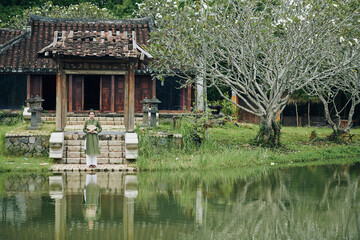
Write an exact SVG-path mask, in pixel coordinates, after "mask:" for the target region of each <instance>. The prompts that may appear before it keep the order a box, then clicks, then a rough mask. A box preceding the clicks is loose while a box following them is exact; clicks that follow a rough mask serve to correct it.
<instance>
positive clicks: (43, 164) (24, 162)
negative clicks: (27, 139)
mask: <svg viewBox="0 0 360 240" xmlns="http://www.w3.org/2000/svg"><path fill="white" fill-rule="evenodd" d="M28 126H29V124H17V125H14V126H6V125H0V172H14V171H24V172H25V171H37V172H38V171H48V169H49V167H50V166H51V164H52V163H53V161H52V160H51V159H49V158H24V157H14V156H9V155H6V154H5V134H6V133H8V132H10V133H14V134H15V133H20V132H26V130H25V129H26V128H27V127H28ZM53 129H54V124H43V125H42V127H41V129H40V130H36V131H34V132H31V133H38V134H39V133H40V134H45V133H50V132H51V131H52V130H53Z"/></svg>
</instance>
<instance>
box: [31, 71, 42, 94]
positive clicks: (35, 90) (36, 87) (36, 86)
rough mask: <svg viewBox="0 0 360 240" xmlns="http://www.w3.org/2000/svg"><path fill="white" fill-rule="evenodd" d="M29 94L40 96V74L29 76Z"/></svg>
mask: <svg viewBox="0 0 360 240" xmlns="http://www.w3.org/2000/svg"><path fill="white" fill-rule="evenodd" d="M30 95H31V96H34V97H35V96H36V95H38V96H40V97H42V77H41V76H40V75H33V76H31V82H30Z"/></svg>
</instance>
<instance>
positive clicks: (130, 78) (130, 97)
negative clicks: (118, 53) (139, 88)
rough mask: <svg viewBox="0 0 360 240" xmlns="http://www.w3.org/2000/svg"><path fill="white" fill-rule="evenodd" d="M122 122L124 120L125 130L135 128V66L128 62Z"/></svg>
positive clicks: (130, 130)
mask: <svg viewBox="0 0 360 240" xmlns="http://www.w3.org/2000/svg"><path fill="white" fill-rule="evenodd" d="M124 122H125V129H126V132H134V129H135V66H134V63H129V65H128V72H127V74H126V75H125V91H124Z"/></svg>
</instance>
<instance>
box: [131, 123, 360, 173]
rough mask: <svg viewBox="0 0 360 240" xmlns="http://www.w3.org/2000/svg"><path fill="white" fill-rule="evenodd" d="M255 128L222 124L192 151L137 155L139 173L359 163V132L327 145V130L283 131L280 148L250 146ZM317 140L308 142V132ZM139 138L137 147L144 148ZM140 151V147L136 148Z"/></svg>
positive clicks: (164, 151) (254, 135) (299, 128)
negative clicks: (347, 139) (314, 133)
mask: <svg viewBox="0 0 360 240" xmlns="http://www.w3.org/2000/svg"><path fill="white" fill-rule="evenodd" d="M258 130H259V127H258V126H257V125H253V124H240V125H239V126H236V125H234V124H230V123H228V124H225V125H223V126H217V127H212V128H210V129H209V137H210V138H209V140H208V141H206V142H203V143H202V144H201V146H199V147H194V148H193V149H192V150H187V151H185V150H184V149H181V150H180V149H166V148H153V149H151V150H147V151H148V152H139V154H140V157H139V158H138V160H137V165H138V167H139V168H140V170H170V169H219V168H242V167H253V166H283V165H314V164H333V163H334V164H335V163H348V162H354V161H358V159H360V158H359V157H360V143H359V138H360V129H352V130H351V133H354V134H355V136H354V138H353V141H345V142H343V141H340V142H338V143H334V142H330V141H327V136H328V135H329V134H331V132H332V130H331V129H330V128H315V127H310V128H307V127H283V128H282V129H281V146H280V147H278V148H264V147H259V146H255V145H252V144H251V142H252V140H253V139H254V138H255V137H256V135H257V132H258ZM312 131H315V132H316V135H317V137H316V138H315V139H311V138H310V135H311V132H312ZM141 138H142V136H140V144H144V143H145V144H146V141H145V142H144V141H143V140H142V139H141ZM140 147H142V146H140Z"/></svg>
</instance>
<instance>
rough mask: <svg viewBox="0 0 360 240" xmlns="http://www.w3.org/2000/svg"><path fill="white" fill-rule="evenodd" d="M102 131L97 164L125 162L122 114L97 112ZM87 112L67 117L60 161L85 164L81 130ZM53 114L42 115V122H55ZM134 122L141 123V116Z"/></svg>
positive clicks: (86, 117)
mask: <svg viewBox="0 0 360 240" xmlns="http://www.w3.org/2000/svg"><path fill="white" fill-rule="evenodd" d="M95 118H96V119H97V120H99V122H100V124H101V127H102V129H103V130H102V132H101V133H100V134H99V147H100V154H99V155H98V156H97V163H98V164H115V163H124V162H125V126H124V117H123V116H122V115H114V114H113V115H110V114H99V115H97V116H96V117H95ZM87 119H88V115H87V114H76V115H70V116H68V117H67V123H66V127H65V131H64V149H63V158H62V160H61V161H60V163H64V164H85V163H86V155H85V147H84V143H85V133H84V132H83V131H82V128H83V125H84V122H85V120H87ZM55 120H56V118H55V116H54V115H50V114H49V115H46V116H43V117H42V121H44V122H55ZM135 124H137V125H140V124H142V117H135Z"/></svg>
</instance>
